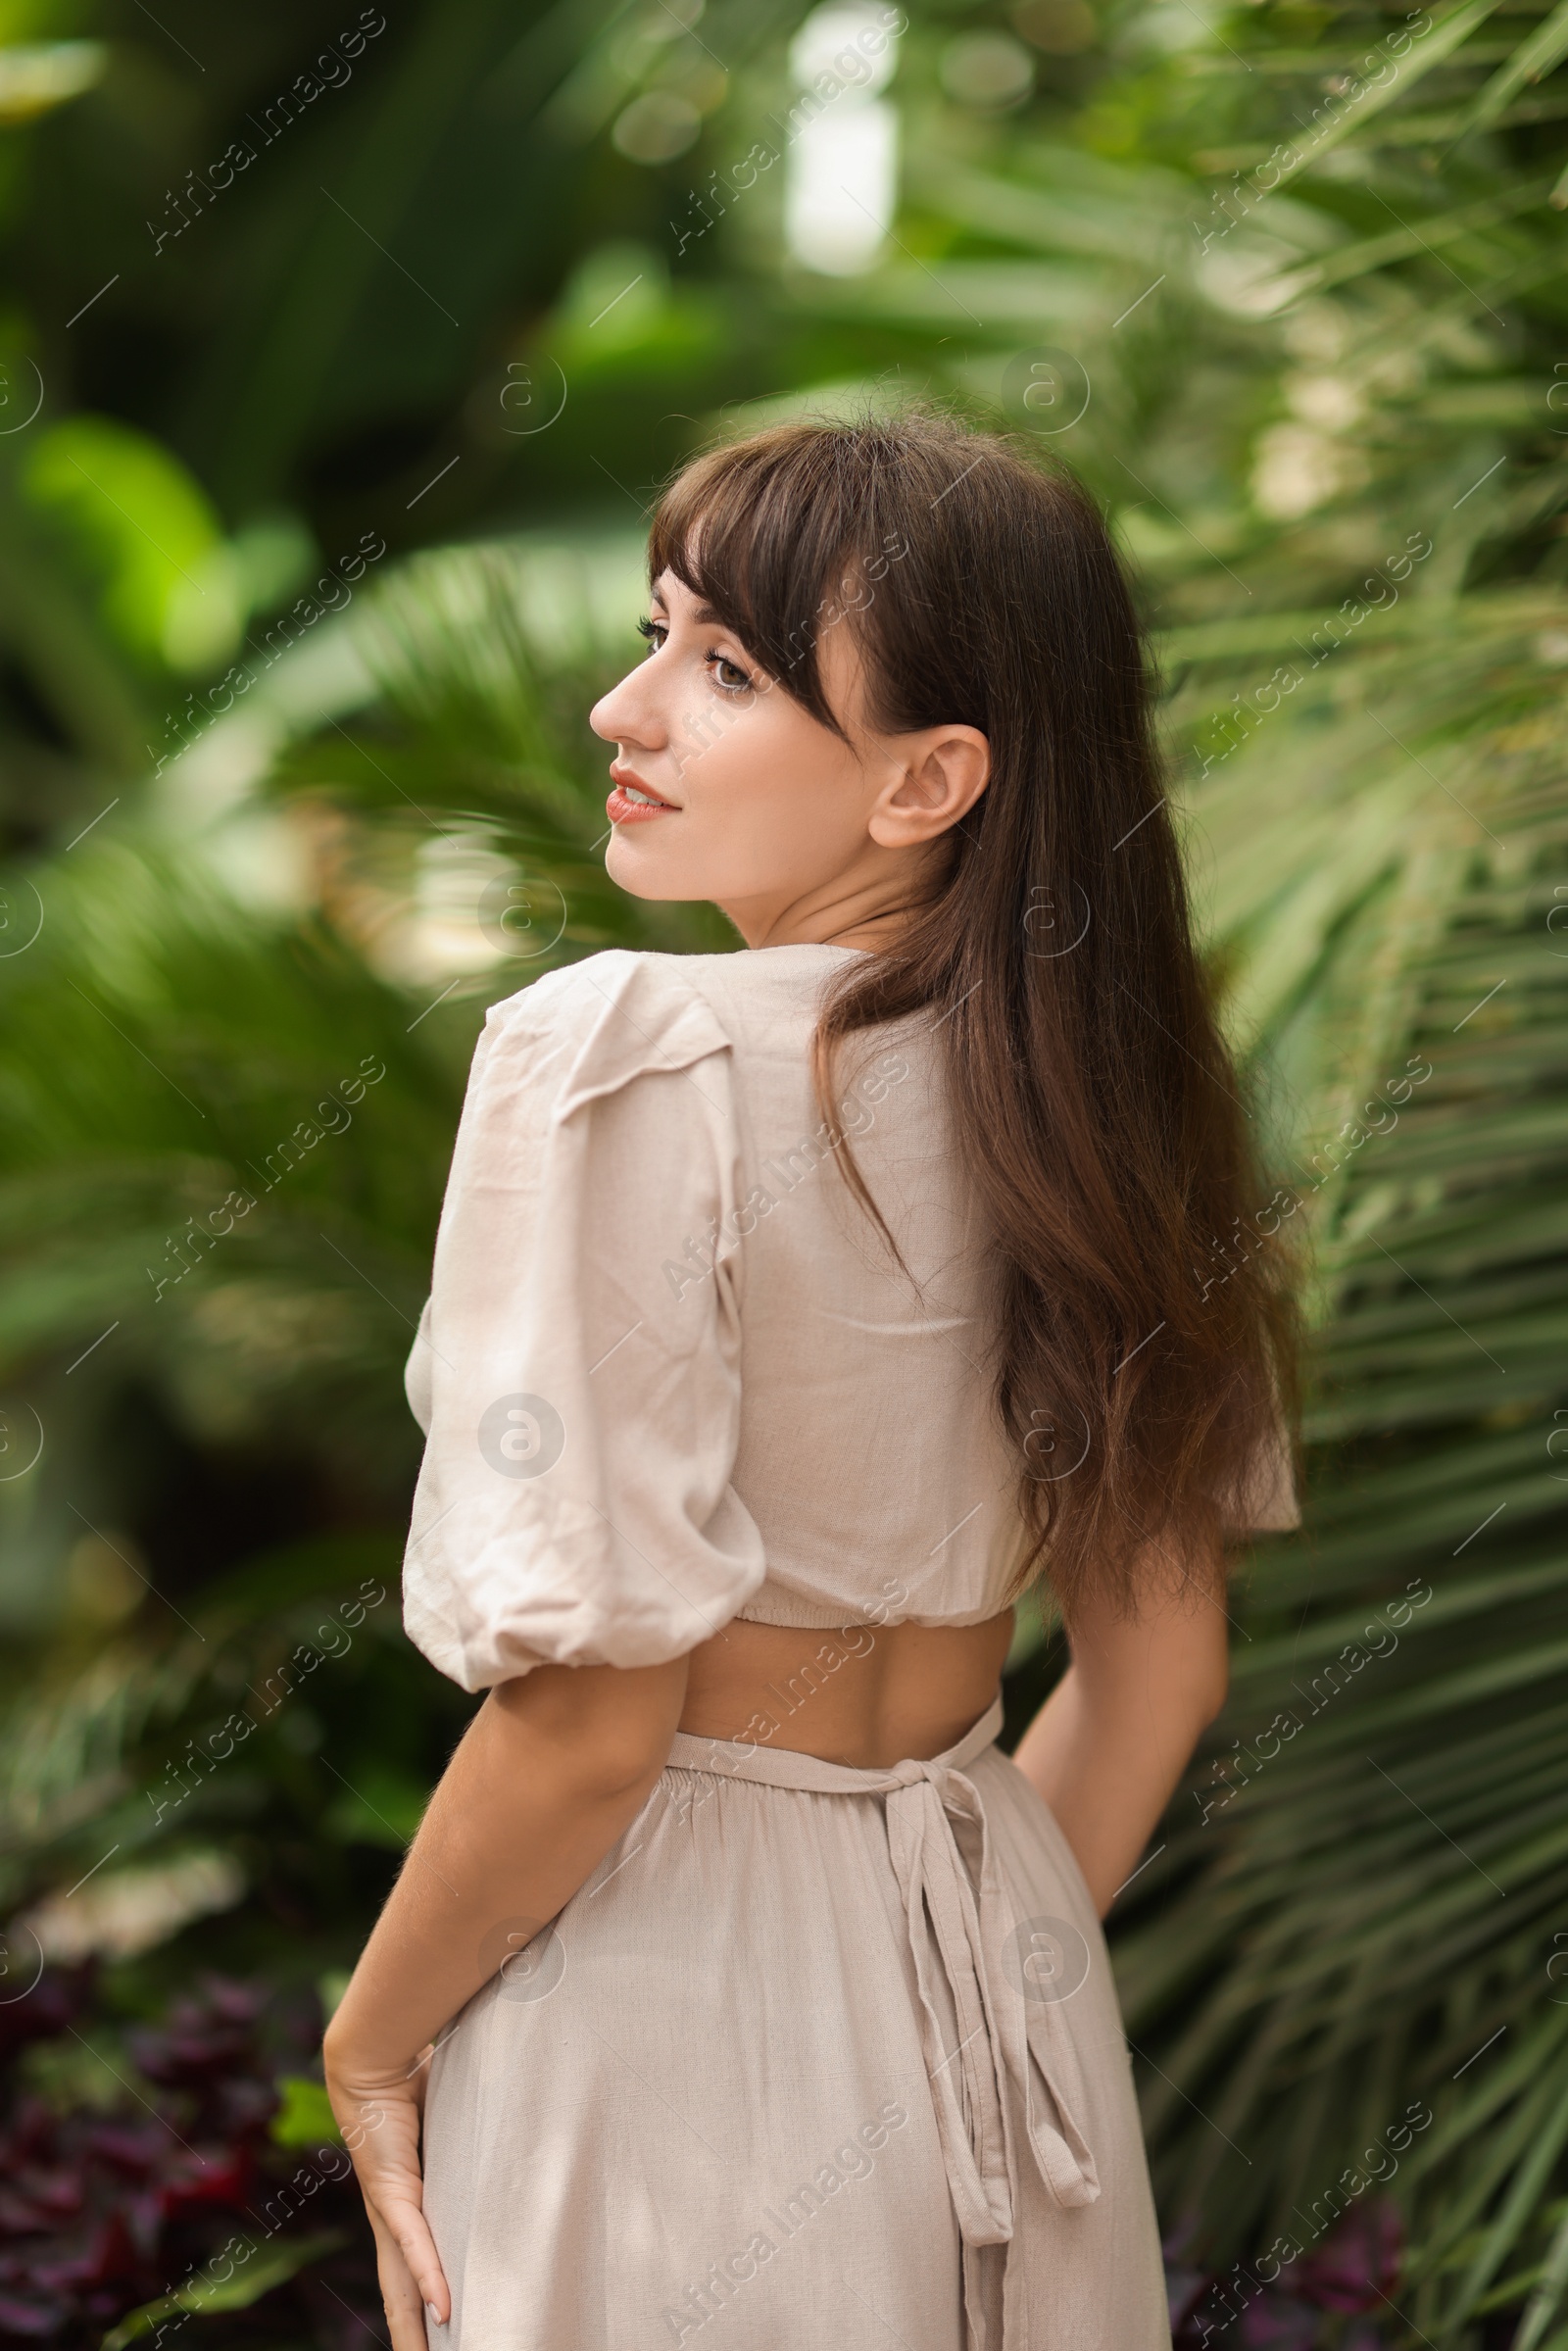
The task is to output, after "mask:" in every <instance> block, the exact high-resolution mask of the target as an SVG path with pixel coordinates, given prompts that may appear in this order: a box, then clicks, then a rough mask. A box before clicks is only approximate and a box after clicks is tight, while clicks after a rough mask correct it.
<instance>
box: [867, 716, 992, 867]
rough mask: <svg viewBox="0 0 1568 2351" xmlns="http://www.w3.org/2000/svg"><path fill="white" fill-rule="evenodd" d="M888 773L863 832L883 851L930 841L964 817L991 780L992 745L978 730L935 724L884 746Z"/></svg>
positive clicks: (908, 847) (912, 846)
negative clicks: (886, 753) (865, 831)
mask: <svg viewBox="0 0 1568 2351" xmlns="http://www.w3.org/2000/svg"><path fill="white" fill-rule="evenodd" d="M888 748H889V763H890V766H891V767H892V770H893V772H892V773H890V775H889V778H888V781H887V783H886V785H885V786H884V787H883V789H882V791H881V792H880V793H879V794H878V795H877V801H876V806H875V807H874V808H872V810H871V814H870V819H869V821H868V824H867V827H866V829H867V831H868V832H869V833H870V836H871V838H872V840H873V841H875V842H877V843H878V844H879V845H880V846H881V847H882V848H883V849H910V848H915V847H917V846H918V845H919V844H920V843H921V842H924V841H934V840H935V839H936V838H937V836H938V834H939V833H945V832H947V831H949V830H950V828H951V827H952V826H954V825H955V824H956V823H957V821H958V819H959V818H960V817H961V816H966V815H967V814H968V812H969V810H970V809H971V808H973V807H974V804H975V802H976V801H977V800H978V799H979V797H980V795H981V793H982V792H983V791H984V790H985V788H986V785H987V783H988V782H989V781H990V778H991V746H990V744H989V743H988V742H987V740H986V738H985V736H984V735H983V734H982V733H981V732H980V729H979V728H978V727H977V726H940V727H938V726H934V727H928V728H927V729H926V731H925V732H924V733H923V734H918V735H901V736H899V737H897V738H896V739H895V740H894V741H893V742H892V743H891V744H890V745H889V747H888Z"/></svg>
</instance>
